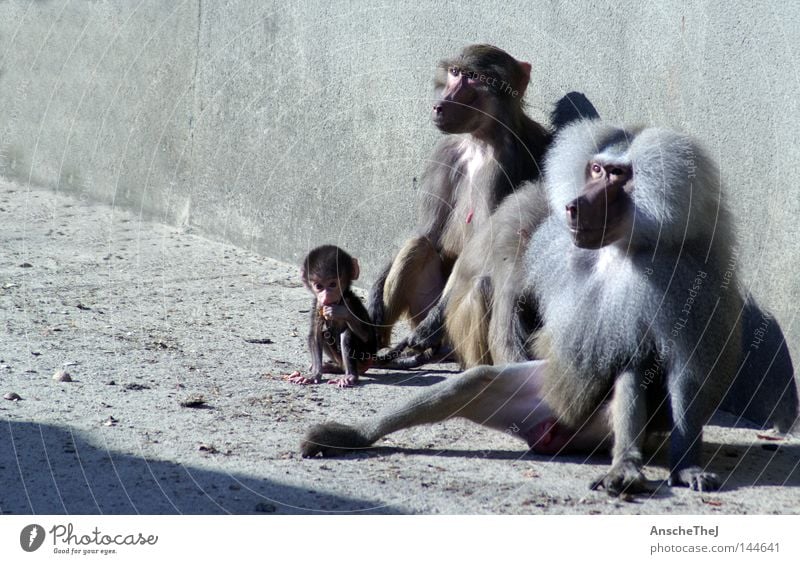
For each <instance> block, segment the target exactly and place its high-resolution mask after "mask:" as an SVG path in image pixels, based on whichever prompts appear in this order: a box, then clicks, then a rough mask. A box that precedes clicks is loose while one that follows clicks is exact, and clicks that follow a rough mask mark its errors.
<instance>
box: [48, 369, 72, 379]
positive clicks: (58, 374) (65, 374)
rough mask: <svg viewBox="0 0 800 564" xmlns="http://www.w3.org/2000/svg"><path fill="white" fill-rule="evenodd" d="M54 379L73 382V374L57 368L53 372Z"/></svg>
mask: <svg viewBox="0 0 800 564" xmlns="http://www.w3.org/2000/svg"><path fill="white" fill-rule="evenodd" d="M53 380H55V381H56V382H72V375H71V374H70V373H69V372H67V371H66V370H56V373H55V374H53Z"/></svg>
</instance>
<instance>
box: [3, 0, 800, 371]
mask: <svg viewBox="0 0 800 564" xmlns="http://www.w3.org/2000/svg"><path fill="white" fill-rule="evenodd" d="M799 21H800V4H798V3H795V2H786V3H777V2H766V1H765V2H727V1H724V0H720V1H716V2H713V1H707V2H693V3H686V2H684V1H678V0H673V1H662V2H658V3H652V4H650V3H643V2H607V1H602V2H599V1H584V2H568V1H557V0H551V1H549V2H548V1H541V2H531V1H530V0H524V1H522V0H516V1H512V2H505V3H503V4H502V5H500V4H497V5H496V4H495V3H492V2H486V1H484V2H480V3H477V2H476V3H470V2H464V1H459V2H444V1H442V0H439V1H437V2H426V1H418V0H413V1H412V0H403V1H398V2H383V3H368V2H366V1H364V2H354V1H351V2H333V3H330V4H329V3H323V2H318V1H308V2H291V3H285V2H269V1H255V0H254V1H250V2H246V1H229V2H209V1H200V0H191V1H188V0H187V1H184V2H162V1H159V0H151V1H147V0H146V1H144V2H141V3H139V2H137V3H130V2H123V1H122V0H120V1H118V2H102V1H96V2H74V1H73V2H69V1H66V0H64V1H57V2H56V1H52V2H4V3H2V4H0V100H2V108H0V132H1V133H0V174H2V175H4V176H7V177H11V178H14V179H17V180H19V181H22V182H23V183H30V184H31V185H36V186H44V187H47V188H52V189H55V190H59V191H66V192H72V193H75V194H77V195H78V196H79V197H83V198H91V199H100V200H103V201H106V202H109V203H112V204H114V205H120V206H126V207H131V208H134V209H136V210H141V212H142V213H143V214H144V215H147V216H154V217H156V218H158V219H161V220H164V221H167V222H170V223H174V224H177V225H181V226H184V227H187V228H193V229H195V230H196V231H197V232H200V233H203V234H207V235H209V236H211V237H214V238H220V239H225V240H229V241H232V242H234V243H237V244H239V245H243V246H246V247H250V248H254V249H256V250H258V251H260V252H263V253H265V254H267V255H271V256H274V257H277V258H281V259H285V260H289V261H297V260H299V258H300V257H301V255H302V254H303V252H304V251H305V250H307V249H308V248H309V246H311V245H314V244H318V243H321V242H336V243H338V244H340V245H342V246H343V247H345V248H348V249H351V250H352V251H353V252H354V253H356V254H358V255H359V256H360V257H361V258H362V261H363V263H364V264H365V266H366V272H367V275H368V277H367V279H368V280H369V279H370V278H371V276H372V275H374V273H375V270H376V269H377V267H378V266H379V264H380V263H382V262H383V261H384V260H386V258H387V257H388V255H389V254H390V252H391V251H392V249H393V248H394V247H395V246H396V245H397V244H398V243H399V242H400V241H401V240H402V239H403V237H404V236H405V235H406V234H407V233H408V230H409V228H408V224H409V223H410V222H411V221H412V220H413V217H414V207H415V202H416V195H415V187H414V186H415V185H414V178H415V177H416V176H417V175H418V174H419V173H420V172H421V171H422V169H423V167H424V164H425V158H426V156H427V155H428V153H429V151H430V148H431V147H432V145H433V143H434V142H435V140H436V137H437V134H436V132H435V131H434V129H433V127H432V126H431V125H430V124H429V122H428V107H429V99H430V80H431V75H432V68H433V65H434V63H435V62H436V61H437V60H438V59H439V58H440V57H442V56H445V55H448V54H450V53H453V52H455V51H457V50H458V49H460V48H461V47H462V46H463V45H465V44H468V43H475V42H489V43H494V44H497V45H499V46H501V47H503V48H505V49H506V50H508V51H509V52H510V53H512V54H514V55H515V56H517V57H518V58H521V59H526V60H529V61H530V62H532V64H533V73H534V74H533V79H532V82H531V86H530V88H529V91H528V101H529V104H530V109H531V113H532V115H533V116H534V117H535V118H539V119H546V116H547V114H548V113H549V110H550V107H551V105H552V103H553V102H554V101H555V100H557V99H558V98H559V97H560V96H562V95H563V94H564V93H566V92H568V91H571V90H576V91H580V92H583V93H584V94H585V95H586V96H587V97H588V98H589V99H590V100H591V101H592V102H593V103H594V105H595V106H596V107H597V109H598V110H599V112H600V114H601V115H602V116H603V117H605V118H607V119H610V120H613V121H623V122H642V123H649V124H657V125H666V126H672V127H676V128H679V129H683V130H686V131H688V132H690V133H692V134H694V135H696V136H698V137H699V138H701V139H703V140H704V141H705V143H706V145H707V146H708V148H709V149H710V151H711V152H712V154H714V155H716V157H717V158H718V160H719V162H720V165H721V168H722V171H723V174H724V177H725V179H726V181H727V183H728V185H729V188H730V192H731V194H732V198H731V201H732V203H733V208H734V211H735V213H736V216H737V218H738V222H739V227H740V232H741V242H742V250H741V266H742V268H743V271H744V274H745V278H746V281H747V283H748V284H749V285H750V286H751V287H752V289H753V292H754V293H755V295H756V296H757V297H758V298H759V300H760V301H761V302H762V303H763V304H765V305H766V306H767V307H769V308H771V309H772V310H773V311H774V312H775V314H776V315H777V318H778V320H779V321H780V322H781V323H782V325H783V327H784V329H785V330H786V332H787V333H788V335H789V340H790V345H791V348H792V352H793V355H794V357H795V358H798V354H800V326H798V322H797V314H798V305H797V304H798V303H799V302H800V280H799V279H798V276H797V274H796V273H795V271H794V268H795V267H796V265H798V264H800V222H798V218H799V217H800V197H798V188H797V185H798V182H797V179H798V178H800V144H798V140H797V137H798V135H797V133H796V132H797V131H800V110H799V106H800V102H799V101H798V96H797V92H798V91H800V70H799V69H800V25H798V22H799Z"/></svg>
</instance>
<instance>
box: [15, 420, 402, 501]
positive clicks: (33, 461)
mask: <svg viewBox="0 0 800 564" xmlns="http://www.w3.org/2000/svg"><path fill="white" fill-rule="evenodd" d="M0 429H2V431H0V444H3V445H5V446H4V447H3V449H2V452H0V477H2V482H0V484H1V485H2V489H0V511H2V513H4V514H56V515H60V514H224V513H233V514H245V513H264V514H269V513H273V514H276V513H277V514H296V513H358V512H369V513H370V514H375V513H385V514H389V513H400V511H399V510H397V509H394V508H391V507H376V504H375V502H374V501H363V500H358V499H354V498H349V497H340V496H335V495H330V494H327V493H323V492H316V491H313V490H309V489H303V488H296V487H293V486H290V485H285V484H280V483H277V482H274V481H270V480H260V479H253V478H250V477H247V476H242V475H235V474H226V473H221V472H214V471H209V470H205V469H201V468H195V467H189V466H184V465H182V464H177V463H174V462H165V461H161V460H148V459H147V458H145V457H137V456H131V455H128V454H120V453H117V452H113V451H111V450H106V449H102V448H98V447H97V446H95V445H92V444H90V443H88V442H86V441H85V440H84V439H83V438H82V437H81V434H80V433H79V432H77V431H75V432H73V431H72V430H71V429H70V428H65V427H54V426H50V425H38V424H35V423H19V422H11V421H5V422H2V423H0Z"/></svg>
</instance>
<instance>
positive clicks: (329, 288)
mask: <svg viewBox="0 0 800 564" xmlns="http://www.w3.org/2000/svg"><path fill="white" fill-rule="evenodd" d="M359 273H360V268H359V264H358V260H357V259H355V258H353V257H351V256H350V255H349V254H347V253H346V252H345V251H343V250H342V249H340V248H339V247H336V246H333V245H323V246H321V247H317V248H315V249H313V250H312V251H311V252H309V253H308V255H307V256H306V257H305V259H303V265H302V267H301V271H300V277H301V278H302V280H303V285H304V286H305V287H306V288H307V289H308V291H309V292H311V294H312V295H313V296H314V300H313V302H312V304H311V315H310V320H309V331H308V348H309V351H310V352H311V374H310V375H309V376H303V375H302V374H301V373H300V372H294V373H292V374H290V375H289V376H288V380H289V381H290V382H294V383H296V384H317V383H319V382H320V381H321V380H322V374H323V372H325V371H326V367H325V365H324V364H323V359H322V351H323V350H324V351H325V353H326V354H327V356H328V357H329V358H330V359H331V360H332V361H333V362H334V363H335V365H336V366H337V367H338V368H340V369H342V370H343V371H344V376H343V377H341V378H333V379H331V380H328V383H329V384H334V385H337V386H339V387H340V388H347V387H350V386H354V385H356V384H357V383H358V375H359V372H362V373H363V372H364V371H365V370H366V369H367V368H369V365H370V363H371V362H372V360H373V359H374V355H375V352H376V350H377V336H376V334H375V327H374V325H372V323H371V322H370V320H369V315H368V314H367V310H366V309H365V308H364V304H362V303H361V300H360V299H359V298H358V296H356V295H355V294H354V293H353V291H352V290H351V289H350V284H351V283H352V282H353V280H357V279H358V276H359Z"/></svg>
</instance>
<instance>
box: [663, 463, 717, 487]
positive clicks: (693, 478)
mask: <svg viewBox="0 0 800 564" xmlns="http://www.w3.org/2000/svg"><path fill="white" fill-rule="evenodd" d="M669 485H670V486H685V487H689V488H692V489H693V490H694V491H696V492H710V491H715V490H718V489H719V488H720V486H721V483H720V479H719V476H717V475H716V474H714V473H713V472H704V471H703V469H702V468H700V467H699V466H690V467H688V468H682V469H681V470H675V471H673V472H670V475H669Z"/></svg>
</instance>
